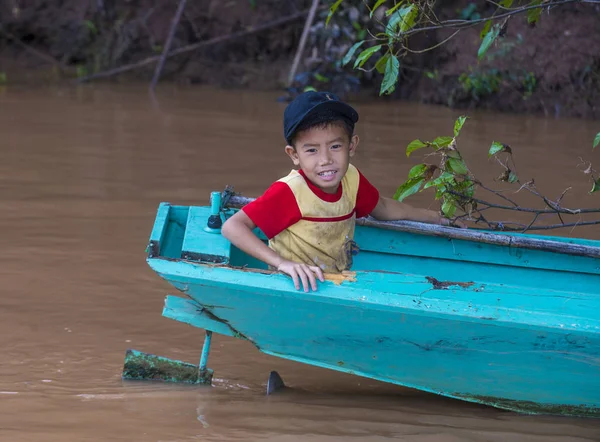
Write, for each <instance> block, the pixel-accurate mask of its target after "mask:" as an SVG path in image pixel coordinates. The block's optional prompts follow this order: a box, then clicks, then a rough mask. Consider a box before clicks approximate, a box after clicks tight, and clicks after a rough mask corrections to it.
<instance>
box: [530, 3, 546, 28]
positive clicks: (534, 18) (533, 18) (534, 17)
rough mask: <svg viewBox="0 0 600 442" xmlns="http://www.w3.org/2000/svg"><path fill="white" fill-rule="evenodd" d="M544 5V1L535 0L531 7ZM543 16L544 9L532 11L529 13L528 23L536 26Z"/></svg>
mask: <svg viewBox="0 0 600 442" xmlns="http://www.w3.org/2000/svg"><path fill="white" fill-rule="evenodd" d="M541 3H542V0H535V1H533V2H531V4H530V5H529V6H535V5H539V4H541ZM541 15H542V8H541V7H539V8H535V9H530V10H529V11H527V23H529V24H530V25H535V24H536V23H537V22H538V21H539V19H540V17H541Z"/></svg>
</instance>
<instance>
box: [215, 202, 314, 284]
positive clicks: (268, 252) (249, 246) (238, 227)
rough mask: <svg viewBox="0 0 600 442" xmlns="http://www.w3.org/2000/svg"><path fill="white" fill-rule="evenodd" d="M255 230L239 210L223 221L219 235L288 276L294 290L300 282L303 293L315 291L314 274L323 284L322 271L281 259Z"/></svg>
mask: <svg viewBox="0 0 600 442" xmlns="http://www.w3.org/2000/svg"><path fill="white" fill-rule="evenodd" d="M255 228H256V224H254V222H253V221H252V220H251V219H250V217H249V216H248V215H246V214H245V213H244V211H243V210H240V211H239V212H237V213H236V214H234V215H233V216H232V217H231V218H229V219H228V220H227V221H225V223H224V224H223V227H222V228H221V233H222V235H223V236H224V237H225V238H227V239H228V240H229V241H231V243H232V244H233V245H235V246H236V247H237V248H238V249H240V250H242V251H243V252H246V253H247V254H249V255H251V256H253V257H255V258H256V259H259V260H261V261H263V262H264V263H266V264H268V265H270V266H272V267H274V268H276V269H277V270H279V271H281V272H284V273H287V274H288V275H290V276H291V277H292V279H293V280H294V286H295V287H296V289H299V288H300V281H302V285H303V287H304V291H305V292H307V291H308V287H309V285H310V287H311V288H312V289H313V291H315V290H317V281H316V279H315V274H316V275H317V277H318V278H319V280H320V281H321V282H323V281H324V278H323V272H322V270H321V269H320V268H319V267H316V266H307V265H306V264H301V263H297V262H293V261H289V260H286V259H283V258H282V257H281V256H280V255H279V254H278V253H277V252H275V251H274V250H273V249H271V248H270V247H269V246H267V245H266V244H264V243H263V242H262V241H261V240H260V239H259V238H258V237H257V236H256V235H255V234H254V232H253V231H252V230H254V229H255Z"/></svg>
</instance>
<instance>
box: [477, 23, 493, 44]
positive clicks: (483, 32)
mask: <svg viewBox="0 0 600 442" xmlns="http://www.w3.org/2000/svg"><path fill="white" fill-rule="evenodd" d="M491 27H492V21H491V20H488V21H486V22H485V25H483V29H482V30H481V32H480V33H479V37H480V38H481V39H482V40H483V38H484V37H485V36H486V35H487V34H488V32H490V28H491Z"/></svg>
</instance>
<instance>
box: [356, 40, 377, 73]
mask: <svg viewBox="0 0 600 442" xmlns="http://www.w3.org/2000/svg"><path fill="white" fill-rule="evenodd" d="M381 46H382V45H376V46H372V47H370V48H368V49H365V50H364V51H362V52H361V53H360V54H359V55H358V57H356V61H355V62H354V67H355V68H356V67H357V66H358V67H362V65H363V64H365V63H366V62H367V60H368V59H369V58H371V55H373V54H374V53H375V52H377V51H378V50H380V49H381Z"/></svg>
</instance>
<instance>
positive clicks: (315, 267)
mask: <svg viewBox="0 0 600 442" xmlns="http://www.w3.org/2000/svg"><path fill="white" fill-rule="evenodd" d="M310 269H311V270H312V271H313V272H315V273H316V274H317V277H318V278H319V281H321V282H325V277H324V276H323V270H321V267H317V266H314V267H311V268H310Z"/></svg>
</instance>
